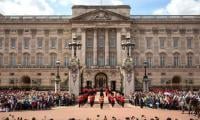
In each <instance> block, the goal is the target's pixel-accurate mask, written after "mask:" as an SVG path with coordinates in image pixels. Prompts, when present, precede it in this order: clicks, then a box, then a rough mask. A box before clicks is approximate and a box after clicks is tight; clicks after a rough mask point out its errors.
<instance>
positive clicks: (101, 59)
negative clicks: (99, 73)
mask: <svg viewBox="0 0 200 120" xmlns="http://www.w3.org/2000/svg"><path fill="white" fill-rule="evenodd" d="M97 61H98V66H104V65H105V62H104V61H105V60H104V55H103V53H98V60H97Z"/></svg>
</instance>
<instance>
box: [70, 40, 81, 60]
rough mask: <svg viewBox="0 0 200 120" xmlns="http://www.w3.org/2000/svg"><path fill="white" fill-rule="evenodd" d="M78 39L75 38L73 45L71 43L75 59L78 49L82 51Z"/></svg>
mask: <svg viewBox="0 0 200 120" xmlns="http://www.w3.org/2000/svg"><path fill="white" fill-rule="evenodd" d="M76 40H77V38H73V41H72V43H69V44H68V45H69V49H73V50H74V57H76V50H77V49H81V43H80V42H77V41H76Z"/></svg>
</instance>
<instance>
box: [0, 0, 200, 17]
mask: <svg viewBox="0 0 200 120" xmlns="http://www.w3.org/2000/svg"><path fill="white" fill-rule="evenodd" d="M73 5H130V6H131V14H132V15H200V0H0V13H1V14H3V15H71V14H72V11H71V7H72V6H73Z"/></svg>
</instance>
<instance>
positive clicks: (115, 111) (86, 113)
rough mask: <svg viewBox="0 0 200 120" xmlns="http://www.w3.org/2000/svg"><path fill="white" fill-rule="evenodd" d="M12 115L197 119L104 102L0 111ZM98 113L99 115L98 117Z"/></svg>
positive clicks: (0, 115) (61, 118) (40, 119)
mask: <svg viewBox="0 0 200 120" xmlns="http://www.w3.org/2000/svg"><path fill="white" fill-rule="evenodd" d="M10 114H11V115H14V117H15V118H17V117H19V116H20V117H23V118H26V119H29V120H31V118H32V117H36V118H37V120H49V119H50V118H54V120H67V119H69V118H73V117H74V118H76V119H80V120H85V119H86V118H88V117H89V118H91V119H92V120H96V119H98V120H103V119H104V117H105V115H106V117H107V119H108V120H111V118H112V117H113V116H115V117H116V118H118V119H120V120H124V119H125V118H126V117H131V116H135V117H138V118H141V116H142V115H144V116H146V118H147V120H149V119H150V118H154V117H155V116H157V117H159V118H160V120H166V118H167V117H171V118H173V120H174V119H175V118H177V119H178V120H189V119H190V118H194V119H197V118H196V117H194V116H193V115H188V114H182V113H181V111H174V110H161V109H151V108H143V109H141V108H140V107H136V106H132V105H130V104H126V105H125V107H124V108H122V107H121V106H119V105H116V106H114V107H113V108H112V107H111V105H109V104H105V105H104V108H103V109H100V106H99V104H95V105H94V106H93V108H90V106H89V104H86V105H84V106H82V107H80V108H79V107H78V105H76V106H71V107H56V108H53V109H52V110H42V111H23V112H22V111H20V112H8V113H6V112H2V113H0V118H1V119H3V118H5V117H7V116H9V115H10ZM98 115H99V117H98Z"/></svg>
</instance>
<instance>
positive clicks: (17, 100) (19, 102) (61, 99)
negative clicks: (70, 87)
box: [0, 90, 75, 112]
mask: <svg viewBox="0 0 200 120" xmlns="http://www.w3.org/2000/svg"><path fill="white" fill-rule="evenodd" d="M73 104H75V97H74V96H73V95H70V94H68V93H67V92H59V93H54V91H34V90H32V91H23V90H0V111H1V112H2V111H5V112H9V111H16V110H17V111H19V110H46V109H50V108H51V107H54V106H68V105H73Z"/></svg>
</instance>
